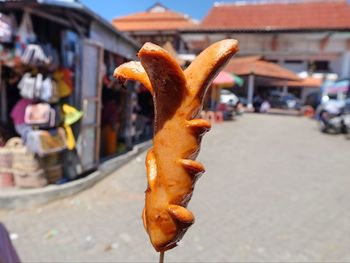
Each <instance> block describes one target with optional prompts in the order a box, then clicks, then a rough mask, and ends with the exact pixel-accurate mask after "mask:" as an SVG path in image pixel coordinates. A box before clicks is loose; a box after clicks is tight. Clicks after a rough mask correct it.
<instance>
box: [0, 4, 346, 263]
mask: <svg viewBox="0 0 350 263" xmlns="http://www.w3.org/2000/svg"><path fill="white" fill-rule="evenodd" d="M227 38H233V39H237V40H238V42H239V49H240V50H239V52H238V53H237V54H236V55H235V56H234V57H233V58H232V59H231V60H230V61H229V62H228V63H227V65H226V66H225V67H224V68H223V69H222V70H221V72H220V73H219V74H218V75H217V76H216V78H215V79H214V80H213V82H212V83H211V84H210V86H209V87H208V91H207V94H206V97H205V99H204V102H203V111H202V112H201V118H204V119H206V120H208V121H210V122H211V124H212V131H210V132H209V133H208V134H206V135H205V136H204V137H203V143H202V147H201V153H200V155H199V158H198V159H199V161H200V162H202V163H203V164H204V166H205V167H206V173H205V174H204V175H203V176H202V177H201V179H200V180H199V181H198V183H197V185H196V187H195V191H194V194H193V198H192V200H191V202H190V204H189V209H190V210H191V211H193V212H194V214H195V216H196V223H195V224H194V225H193V226H192V227H191V228H190V229H189V230H188V232H187V233H186V235H185V236H184V238H183V240H181V242H180V243H179V246H178V247H177V248H175V249H173V250H171V251H169V252H167V253H166V255H165V262H350V250H349V244H350V220H349V218H350V205H349V201H348V200H349V199H350V191H349V187H350V177H349V175H350V173H349V169H350V160H349V157H350V3H349V1H346V0H267V1H259V0H257V1H249V0H246V1H222V2H215V1H212V0H203V1H199V0H193V1H184V0H180V1H170V0H164V1H160V2H156V1H151V0H140V1H134V2H131V3H126V2H122V1H112V0H103V1H93V0H81V1H78V0H40V1H39V0H28V1H11V0H0V262H2V261H4V262H8V263H12V262H16V263H17V262H18V259H17V258H16V252H15V251H17V254H18V256H19V258H20V259H21V261H23V262H157V260H158V255H157V253H156V252H155V251H154V249H153V248H152V246H151V244H150V242H149V239H148V236H147V234H146V233H145V231H144V229H143V225H142V220H141V211H142V208H143V206H144V191H145V189H146V186H147V182H146V171H145V170H146V169H145V164H144V160H145V155H146V150H148V149H149V147H151V144H152V136H153V125H154V108H153V98H152V96H151V94H150V93H149V92H148V90H147V89H146V88H145V87H143V86H142V85H141V84H140V83H137V82H134V81H128V82H127V83H126V84H125V85H121V83H119V82H118V81H116V80H115V79H114V77H113V72H114V70H115V68H116V67H118V66H120V65H121V64H123V63H125V62H128V61H133V60H137V59H138V58H137V52H138V51H139V50H140V48H141V47H142V45H143V44H144V43H146V42H153V43H155V44H157V45H159V46H161V47H162V48H163V49H165V50H166V51H167V52H168V53H170V54H171V55H172V56H173V57H174V58H175V60H176V61H177V63H178V64H179V65H180V66H181V67H182V68H183V69H185V68H186V67H188V66H189V65H190V64H191V63H192V61H193V60H194V59H195V58H196V56H197V55H198V54H199V53H200V52H202V51H203V50H204V49H205V48H207V47H208V46H210V45H211V44H213V43H215V42H217V41H220V40H223V39H227ZM169 99H171V98H169ZM174 143H176V142H174ZM1 224H3V226H4V227H3V226H2V225H1ZM6 229H7V230H6ZM9 251H11V252H12V253H11V255H10V254H9Z"/></svg>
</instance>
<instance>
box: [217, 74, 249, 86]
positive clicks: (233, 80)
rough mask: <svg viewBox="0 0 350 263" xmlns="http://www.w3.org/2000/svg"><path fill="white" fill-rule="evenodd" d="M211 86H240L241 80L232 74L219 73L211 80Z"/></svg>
mask: <svg viewBox="0 0 350 263" xmlns="http://www.w3.org/2000/svg"><path fill="white" fill-rule="evenodd" d="M213 85H214V86H218V87H221V88H225V87H232V86H234V85H238V86H242V85H243V80H242V79H241V78H240V77H238V76H236V75H234V74H231V73H228V72H226V71H221V72H220V73H219V74H218V75H217V76H216V78H215V79H214V80H213Z"/></svg>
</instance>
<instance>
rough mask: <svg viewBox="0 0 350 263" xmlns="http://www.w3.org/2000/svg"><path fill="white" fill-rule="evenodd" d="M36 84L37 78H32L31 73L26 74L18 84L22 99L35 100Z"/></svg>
mask: <svg viewBox="0 0 350 263" xmlns="http://www.w3.org/2000/svg"><path fill="white" fill-rule="evenodd" d="M35 82H36V78H35V77H32V75H31V74H30V73H25V74H24V75H23V77H22V79H21V81H20V82H19V83H18V86H17V87H18V89H19V90H20V95H21V97H22V98H26V99H34V98H35V87H36V85H35Z"/></svg>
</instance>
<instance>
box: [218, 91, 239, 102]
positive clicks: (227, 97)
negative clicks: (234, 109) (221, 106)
mask: <svg viewBox="0 0 350 263" xmlns="http://www.w3.org/2000/svg"><path fill="white" fill-rule="evenodd" d="M220 102H221V103H225V104H228V105H230V106H235V105H236V104H237V102H238V97H237V96H236V95H235V94H234V93H233V92H231V91H229V90H227V89H221V90H220Z"/></svg>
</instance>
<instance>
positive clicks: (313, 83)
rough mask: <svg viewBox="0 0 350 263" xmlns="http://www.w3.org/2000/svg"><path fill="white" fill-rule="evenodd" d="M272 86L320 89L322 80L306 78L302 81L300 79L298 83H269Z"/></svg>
mask: <svg viewBox="0 0 350 263" xmlns="http://www.w3.org/2000/svg"><path fill="white" fill-rule="evenodd" d="M270 85H272V86H281V87H283V86H284V85H287V86H288V87H294V88H320V87H321V85H322V79H320V78H313V77H307V78H304V79H301V80H300V81H287V82H284V81H279V80H277V81H273V82H271V83H270Z"/></svg>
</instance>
